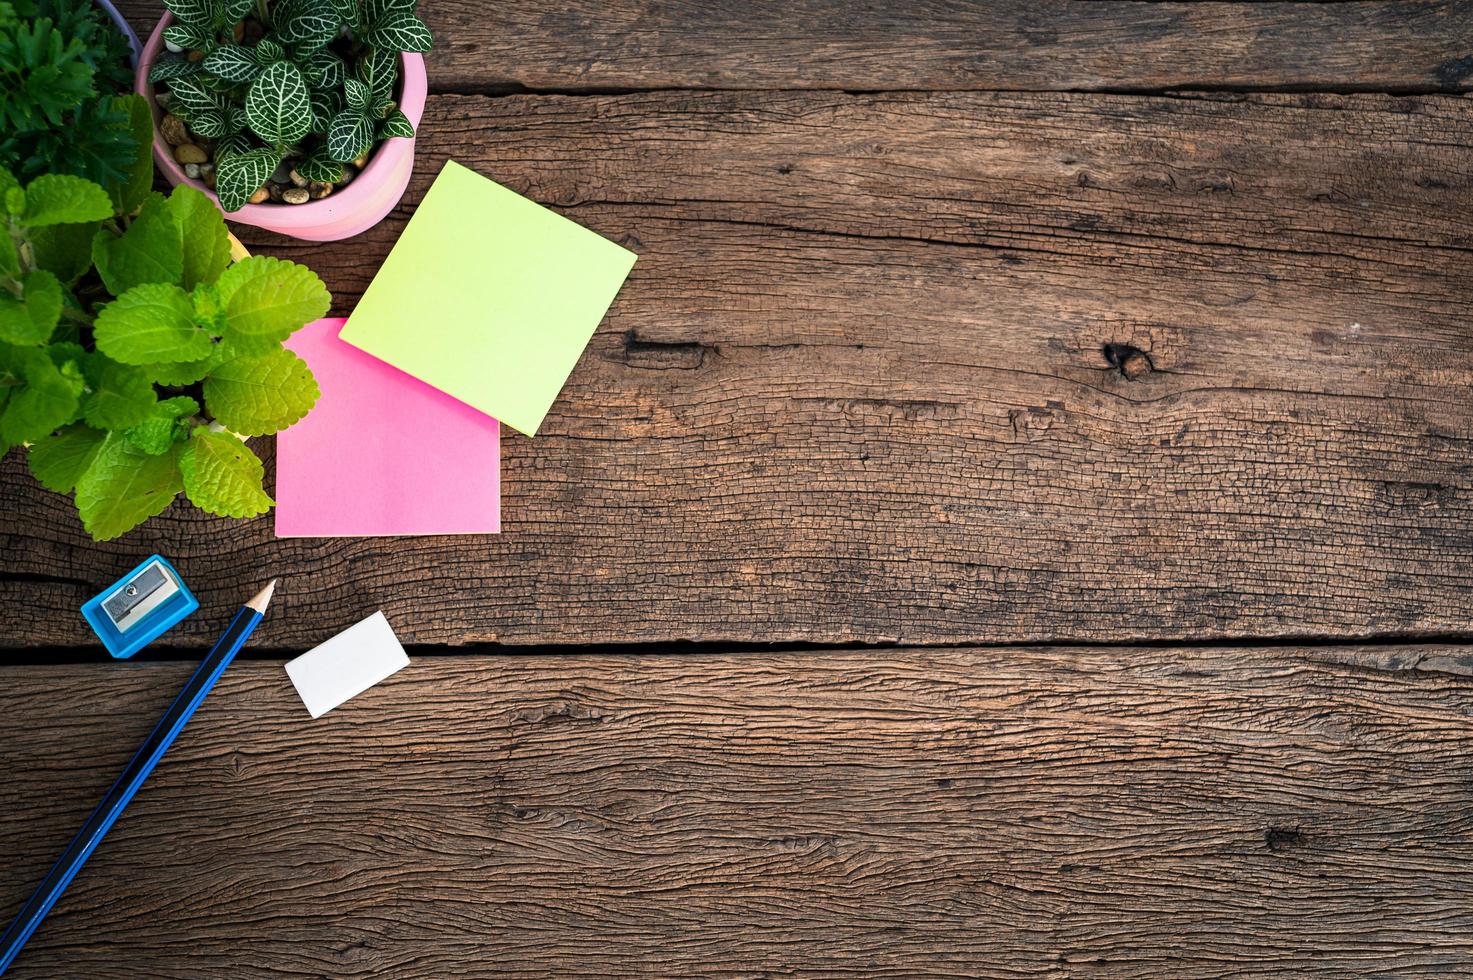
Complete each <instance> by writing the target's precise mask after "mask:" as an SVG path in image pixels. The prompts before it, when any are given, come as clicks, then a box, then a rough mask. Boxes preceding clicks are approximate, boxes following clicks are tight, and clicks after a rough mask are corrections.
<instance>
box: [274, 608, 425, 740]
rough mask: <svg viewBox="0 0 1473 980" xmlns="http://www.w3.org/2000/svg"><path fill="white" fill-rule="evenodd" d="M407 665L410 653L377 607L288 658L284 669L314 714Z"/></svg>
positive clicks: (323, 712)
mask: <svg viewBox="0 0 1473 980" xmlns="http://www.w3.org/2000/svg"><path fill="white" fill-rule="evenodd" d="M408 666H409V655H408V654H406V653H405V652H404V648H403V647H402V646H400V645H399V638H398V637H397V636H395V635H394V630H393V628H392V627H390V626H389V621H388V620H387V619H385V618H384V614H383V612H382V611H380V612H376V613H374V614H373V615H372V616H369V617H368V618H367V619H365V620H364V621H363V622H361V623H358V624H356V625H353V626H349V627H348V628H347V629H345V630H343V631H342V632H341V633H339V634H338V635H337V636H334V637H333V638H332V639H330V640H328V641H327V642H326V643H320V644H318V645H317V646H315V647H313V648H312V649H310V650H308V651H307V652H306V653H304V654H302V655H301V656H300V657H298V658H296V659H295V660H293V661H291V662H290V663H288V664H287V665H286V673H287V676H288V677H290V678H291V679H292V686H293V687H295V688H296V689H297V693H298V694H300V695H301V696H302V703H303V704H305V705H306V706H307V710H308V711H310V712H311V713H312V717H313V718H321V717H322V716H323V715H325V714H327V713H328V712H329V711H331V710H332V709H333V708H336V707H337V706H338V705H340V704H342V703H343V702H344V701H346V700H348V699H349V698H351V697H354V696H356V695H359V694H362V693H363V692H364V691H366V690H368V689H369V688H370V687H373V685H375V684H377V683H378V682H379V681H381V680H383V679H384V678H385V677H388V676H389V675H390V674H392V673H394V672H395V671H397V670H399V669H401V668H404V667H408Z"/></svg>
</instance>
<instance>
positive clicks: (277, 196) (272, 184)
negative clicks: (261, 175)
mask: <svg viewBox="0 0 1473 980" xmlns="http://www.w3.org/2000/svg"><path fill="white" fill-rule="evenodd" d="M266 193H268V194H270V195H271V200H273V201H280V200H281V185H280V184H278V183H277V182H276V181H274V180H268V181H266Z"/></svg>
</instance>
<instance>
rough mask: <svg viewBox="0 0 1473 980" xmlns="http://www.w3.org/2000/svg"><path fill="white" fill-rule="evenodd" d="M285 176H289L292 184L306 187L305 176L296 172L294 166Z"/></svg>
mask: <svg viewBox="0 0 1473 980" xmlns="http://www.w3.org/2000/svg"><path fill="white" fill-rule="evenodd" d="M287 176H288V177H290V178H291V182H292V183H293V184H296V185H297V186H298V187H306V186H307V178H306V177H303V176H302V175H301V174H299V173H297V171H296V168H295V167H293V168H292V172H291V173H289V174H287Z"/></svg>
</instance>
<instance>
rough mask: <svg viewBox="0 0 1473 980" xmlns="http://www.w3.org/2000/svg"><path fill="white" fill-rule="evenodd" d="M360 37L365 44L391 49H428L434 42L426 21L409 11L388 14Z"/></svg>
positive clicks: (371, 25)
mask: <svg viewBox="0 0 1473 980" xmlns="http://www.w3.org/2000/svg"><path fill="white" fill-rule="evenodd" d="M359 37H360V38H361V39H362V40H363V42H364V43H365V44H370V45H372V46H373V47H375V48H387V49H389V50H391V51H420V52H424V51H428V50H430V46H431V45H433V44H434V38H432V37H431V36H430V29H429V28H428V27H426V26H425V22H424V21H422V20H420V19H419V18H418V17H416V16H414V14H412V13H409V12H408V11H403V10H400V11H395V12H394V13H390V14H386V15H385V16H384V17H383V18H382V19H381V20H376V21H374V22H373V23H372V24H370V25H369V26H368V28H366V29H365V30H364V31H363V32H362V33H361V34H360V35H359Z"/></svg>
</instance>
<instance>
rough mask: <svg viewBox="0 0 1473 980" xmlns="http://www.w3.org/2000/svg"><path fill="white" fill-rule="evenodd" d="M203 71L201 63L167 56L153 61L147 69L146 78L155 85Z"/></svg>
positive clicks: (191, 76)
mask: <svg viewBox="0 0 1473 980" xmlns="http://www.w3.org/2000/svg"><path fill="white" fill-rule="evenodd" d="M202 71H204V68H203V67H202V65H201V63H200V62H198V61H190V60H189V59H187V58H168V59H161V60H159V61H155V62H154V63H153V67H152V68H150V69H149V70H148V80H149V81H150V82H152V83H154V84H155V85H157V84H158V83H159V82H172V81H173V80H174V79H176V78H193V77H194V76H195V75H198V74H199V73H200V72H202Z"/></svg>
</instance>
